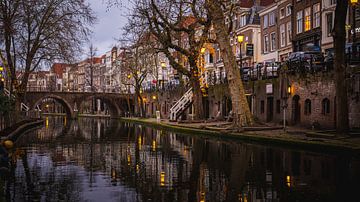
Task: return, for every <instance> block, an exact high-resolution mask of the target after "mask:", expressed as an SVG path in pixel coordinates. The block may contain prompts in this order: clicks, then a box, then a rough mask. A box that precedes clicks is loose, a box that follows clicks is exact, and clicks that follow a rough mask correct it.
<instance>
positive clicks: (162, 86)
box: [161, 61, 166, 89]
mask: <svg viewBox="0 0 360 202" xmlns="http://www.w3.org/2000/svg"><path fill="white" fill-rule="evenodd" d="M165 69H166V63H165V62H164V61H162V62H161V70H162V85H161V88H162V89H164V81H165V75H164V70H165Z"/></svg>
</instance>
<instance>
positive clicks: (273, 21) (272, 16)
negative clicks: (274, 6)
mask: <svg viewBox="0 0 360 202" xmlns="http://www.w3.org/2000/svg"><path fill="white" fill-rule="evenodd" d="M269 18H270V19H269V26H273V25H275V13H274V12H271V13H270V14H269Z"/></svg>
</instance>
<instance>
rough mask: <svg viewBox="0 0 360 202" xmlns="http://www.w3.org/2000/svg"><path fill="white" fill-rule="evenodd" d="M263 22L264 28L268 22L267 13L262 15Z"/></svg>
mask: <svg viewBox="0 0 360 202" xmlns="http://www.w3.org/2000/svg"><path fill="white" fill-rule="evenodd" d="M263 22H264V28H267V27H268V22H269V16H268V15H264V19H263Z"/></svg>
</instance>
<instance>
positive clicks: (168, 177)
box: [0, 117, 360, 202]
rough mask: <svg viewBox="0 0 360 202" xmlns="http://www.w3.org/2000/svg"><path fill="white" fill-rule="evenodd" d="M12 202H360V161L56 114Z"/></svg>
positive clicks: (23, 164) (35, 135) (35, 137)
mask: <svg viewBox="0 0 360 202" xmlns="http://www.w3.org/2000/svg"><path fill="white" fill-rule="evenodd" d="M17 145H18V148H17V149H16V151H15V152H14V154H13V157H12V159H13V160H12V170H11V174H10V175H9V177H8V179H7V180H5V181H4V180H3V181H1V183H0V185H1V186H2V187H1V188H2V189H1V190H2V193H1V197H2V199H3V200H5V201H103V202H107V201H231V202H233V201H243V202H246V201H248V202H249V201H260V202H261V201H360V199H359V194H358V193H359V191H360V160H359V158H356V157H353V156H351V155H350V154H341V153H338V154H336V153H335V154H334V153H332V154H331V153H330V154H327V153H315V152H310V151H301V150H292V149H289V148H279V147H273V146H270V145H269V146H264V145H257V144H250V143H244V142H240V141H238V142H237V141H234V140H222V139H215V138H206V137H196V134H194V135H193V136H190V135H183V134H176V133H172V132H166V131H161V130H157V129H153V128H150V127H144V126H141V125H134V124H129V123H122V122H119V121H117V120H109V119H94V118H81V119H79V120H78V121H69V120H66V118H64V117H57V118H54V117H47V118H46V121H45V123H44V126H43V127H42V128H40V129H37V130H34V131H32V132H29V133H27V134H25V135H24V136H22V138H21V139H19V141H18V142H17Z"/></svg>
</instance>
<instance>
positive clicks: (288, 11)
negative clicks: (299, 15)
mask: <svg viewBox="0 0 360 202" xmlns="http://www.w3.org/2000/svg"><path fill="white" fill-rule="evenodd" d="M289 15H291V4H288V5H286V16H289Z"/></svg>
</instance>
